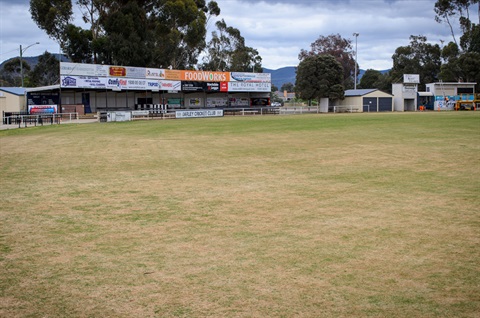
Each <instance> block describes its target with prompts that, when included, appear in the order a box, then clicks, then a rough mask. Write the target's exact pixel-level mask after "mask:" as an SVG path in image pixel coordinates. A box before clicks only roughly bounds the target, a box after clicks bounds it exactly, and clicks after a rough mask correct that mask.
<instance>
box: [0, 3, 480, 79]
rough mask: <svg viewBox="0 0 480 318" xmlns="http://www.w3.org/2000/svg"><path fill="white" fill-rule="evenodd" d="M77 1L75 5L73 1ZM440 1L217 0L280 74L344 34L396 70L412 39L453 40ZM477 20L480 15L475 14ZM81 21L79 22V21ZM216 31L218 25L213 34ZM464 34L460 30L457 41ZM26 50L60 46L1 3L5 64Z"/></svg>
mask: <svg viewBox="0 0 480 318" xmlns="http://www.w3.org/2000/svg"><path fill="white" fill-rule="evenodd" d="M73 1H74V2H75V0H73ZM435 2H436V1H435V0H264V1H258V0H217V3H218V4H219V7H220V9H221V14H220V16H219V17H218V18H219V19H224V20H225V22H226V23H227V25H229V26H233V27H235V28H237V29H239V30H240V32H241V34H242V36H243V37H244V38H245V40H246V44H247V45H248V46H250V47H253V48H256V49H257V50H258V51H259V53H260V56H261V57H262V58H263V62H262V64H263V66H264V67H266V68H270V69H278V68H281V67H285V66H296V65H298V53H299V52H300V50H301V49H306V50H308V49H309V48H310V44H311V43H312V42H314V41H315V40H316V39H317V38H318V37H319V36H321V35H322V36H328V35H330V34H337V33H338V34H340V35H341V36H342V37H344V38H347V39H351V40H352V41H353V46H354V48H355V37H354V36H353V33H359V34H360V35H359V36H358V39H357V48H358V63H359V65H360V68H362V69H369V68H371V69H376V70H384V69H389V68H391V67H392V55H393V54H394V52H395V49H396V48H397V47H399V46H405V45H408V44H409V43H410V40H409V37H410V35H425V36H426V37H427V39H428V41H429V42H430V43H438V44H440V40H444V41H445V42H449V41H451V40H452V37H451V34H450V30H449V28H448V26H447V25H445V24H439V23H437V22H435V13H434V11H433V9H434V4H435ZM470 14H471V18H472V14H474V17H473V18H472V20H473V21H478V17H477V14H478V11H477V10H472V12H470ZM77 20H78V21H79V17H77ZM214 29H215V25H214V21H212V22H211V23H210V24H209V28H208V33H209V34H210V33H211V32H212V31H213V30H214ZM459 34H460V33H459V32H458V30H457V36H460V35H459ZM35 42H40V44H38V45H33V46H32V47H30V48H28V49H27V50H25V51H24V53H23V55H24V56H35V55H40V54H42V53H44V52H45V51H48V52H50V53H57V52H58V51H59V46H58V44H57V43H56V42H55V41H53V40H51V39H49V38H48V36H47V35H46V34H45V33H44V32H43V31H42V30H40V29H39V28H38V27H37V26H36V24H35V23H34V22H33V21H32V19H31V15H30V12H29V1H28V0H0V62H2V61H4V60H6V59H9V58H11V57H15V56H18V55H19V48H20V45H22V47H23V48H26V47H27V46H29V45H30V44H33V43H35Z"/></svg>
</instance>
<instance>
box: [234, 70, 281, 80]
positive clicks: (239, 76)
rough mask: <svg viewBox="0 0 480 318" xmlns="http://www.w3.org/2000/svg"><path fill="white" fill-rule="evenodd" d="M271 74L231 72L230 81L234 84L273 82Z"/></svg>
mask: <svg viewBox="0 0 480 318" xmlns="http://www.w3.org/2000/svg"><path fill="white" fill-rule="evenodd" d="M271 79H272V76H271V74H270V73H245V72H231V73H230V80H231V81H232V82H271Z"/></svg>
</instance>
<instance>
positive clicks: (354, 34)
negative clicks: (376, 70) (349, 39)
mask: <svg viewBox="0 0 480 318" xmlns="http://www.w3.org/2000/svg"><path fill="white" fill-rule="evenodd" d="M359 35H360V34H359V33H353V36H354V37H355V84H354V89H357V39H358V36H359Z"/></svg>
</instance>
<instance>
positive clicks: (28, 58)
mask: <svg viewBox="0 0 480 318" xmlns="http://www.w3.org/2000/svg"><path fill="white" fill-rule="evenodd" d="M52 54H53V55H54V56H55V57H56V58H57V60H58V56H59V54H58V53H52ZM39 57H40V55H39V56H23V57H22V58H23V59H24V60H25V61H26V62H27V63H28V64H29V65H30V68H31V69H32V70H33V69H34V68H35V66H36V65H37V64H38V58H39ZM16 58H19V56H17V57H12V58H10V59H8V60H5V61H3V62H2V64H0V71H1V70H3V65H5V63H7V62H9V61H11V60H13V59H16ZM61 58H62V62H69V61H70V60H69V59H68V58H67V56H66V55H62V56H61Z"/></svg>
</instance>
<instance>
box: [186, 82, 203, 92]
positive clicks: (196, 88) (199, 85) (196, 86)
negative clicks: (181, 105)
mask: <svg viewBox="0 0 480 318" xmlns="http://www.w3.org/2000/svg"><path fill="white" fill-rule="evenodd" d="M204 90H205V83H203V82H182V91H184V92H203V91H204Z"/></svg>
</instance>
